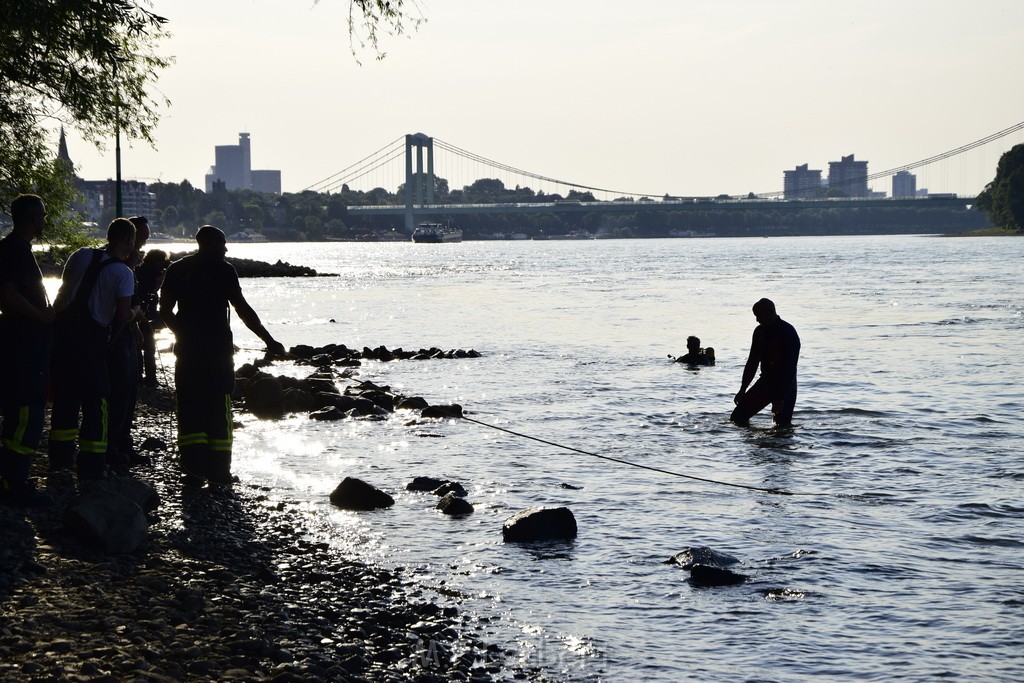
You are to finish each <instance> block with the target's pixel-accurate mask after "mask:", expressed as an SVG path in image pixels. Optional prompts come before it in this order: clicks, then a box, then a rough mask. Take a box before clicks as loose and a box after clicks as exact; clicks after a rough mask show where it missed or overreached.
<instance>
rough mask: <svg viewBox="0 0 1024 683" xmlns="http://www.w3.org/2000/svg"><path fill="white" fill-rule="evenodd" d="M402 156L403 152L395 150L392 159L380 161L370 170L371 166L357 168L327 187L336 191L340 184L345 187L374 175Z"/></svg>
mask: <svg viewBox="0 0 1024 683" xmlns="http://www.w3.org/2000/svg"><path fill="white" fill-rule="evenodd" d="M402 154H403V152H402V150H395V151H394V152H393V153H392V155H391V156H390V157H388V158H387V159H381V160H379V161H378V162H377V165H376V166H371V167H369V168H367V167H368V166H369V164H366V165H364V166H361V167H359V168H357V169H356V170H355V171H352V173H350V174H349V175H347V176H345V177H343V178H339V179H338V180H335V181H333V182H332V183H331V184H330V185H328V186H327V190H328V191H329V190H331V189H334V188H336V187H337V186H338V185H339V184H342V185H344V184H345V183H350V182H353V181H356V180H359V179H360V178H362V177H363V176H366V175H368V174H370V173H373V172H374V171H376V170H378V169H380V168H383V167H384V166H386V165H387V164H389V163H391V162H392V161H394V160H395V159H397V158H398V157H400V156H402ZM360 171H361V172H360Z"/></svg>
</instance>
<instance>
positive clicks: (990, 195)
mask: <svg viewBox="0 0 1024 683" xmlns="http://www.w3.org/2000/svg"><path fill="white" fill-rule="evenodd" d="M978 208H979V209H981V210H982V211H984V212H985V214H986V215H987V216H988V218H989V220H990V221H992V224H993V225H995V226H997V227H1000V228H1009V229H1012V230H1018V231H1019V230H1022V229H1024V144H1022V145H1015V146H1014V147H1013V148H1011V149H1010V150H1009V151H1008V152H1006V153H1005V154H1003V156H1002V157H1000V158H999V165H998V166H997V167H996V177H995V179H993V180H992V182H990V183H989V184H988V185H986V186H985V189H984V190H982V192H981V194H980V195H978Z"/></svg>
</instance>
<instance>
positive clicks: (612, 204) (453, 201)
mask: <svg viewBox="0 0 1024 683" xmlns="http://www.w3.org/2000/svg"><path fill="white" fill-rule="evenodd" d="M1022 131H1024V122H1021V123H1017V124H1015V125H1013V126H1010V127H1009V128H1005V129H1003V130H1001V131H998V132H996V133H993V134H991V135H988V136H985V137H983V138H980V139H978V140H975V141H973V142H970V143H967V144H965V145H961V146H959V147H956V148H954V149H950V150H947V151H945V152H941V153H939V154H935V155H932V156H930V157H927V158H924V159H920V160H918V161H914V162H911V163H908V164H904V165H901V166H898V167H895V168H890V169H887V170H884V171H880V172H876V173H872V174H870V175H867V176H866V179H862V180H863V181H866V182H874V181H879V180H884V179H887V178H891V177H893V176H895V175H896V174H897V173H901V172H910V171H918V173H921V172H922V170H923V171H925V172H926V173H928V174H929V175H928V176H927V177H928V178H929V181H930V179H931V174H930V170H931V169H933V168H934V169H937V172H936V174H935V175H936V178H937V179H938V180H941V181H942V182H941V183H940V188H939V190H938V191H936V190H935V189H932V191H931V194H930V195H928V197H927V199H929V201H930V205H931V206H937V205H938V204H939V203H942V204H944V205H947V206H950V207H959V208H963V207H966V206H969V205H970V204H971V203H973V201H974V199H975V197H976V195H977V193H978V192H979V191H980V190H981V189H982V187H980V186H976V187H973V188H971V189H969V190H968V191H967V192H966V193H964V192H963V191H961V194H958V193H957V192H950V191H944V190H945V188H943V187H941V185H947V186H948V185H949V183H950V181H949V175H950V172H949V165H950V163H951V162H954V163H958V166H959V169H960V174H961V176H964V175H966V169H967V168H969V167H973V166H975V165H978V166H980V165H982V164H981V163H980V162H978V163H975V162H972V161H969V157H970V156H971V155H975V156H977V157H978V158H979V159H986V160H991V161H986V163H984V166H985V167H986V168H985V169H984V170H980V171H979V173H978V174H977V175H978V177H985V180H984V182H988V180H991V177H992V176H993V175H994V172H995V163H994V161H995V160H997V159H998V157H999V155H1001V154H1002V152H1004V151H1006V149H1008V148H1009V146H1011V145H1010V142H1013V141H1014V140H1013V139H1012V137H1011V136H1016V137H1018V138H1022V140H1021V141H1024V133H1022ZM953 174H954V175H955V174H956V171H955V170H954V172H953ZM985 174H987V176H986V175H985ZM494 180H498V181H500V185H497V184H495V183H494V182H493V181H494ZM459 183H461V189H453V188H452V187H451V186H452V185H459ZM976 184H977V182H976ZM983 184H984V183H982V185H983ZM531 186H532V187H534V188H536V189H530V188H531ZM965 186H966V185H965V182H964V181H963V180H961V183H960V187H961V188H963V187H965ZM364 187H365V188H366V189H365V190H363V189H362V188H364ZM386 187H394V188H396V189H395V190H394V191H389V190H387V189H385V188H386ZM495 187H497V189H499V190H501V191H502V196H503V197H506V196H507V197H508V201H500V202H494V201H490V202H474V201H472V197H473V191H474V189H480V190H485V189H487V188H491V189H494V188H495ZM513 187H514V188H515V190H512V189H511V188H513ZM305 189H306V190H311V191H315V192H323V193H328V194H329V193H338V192H345V191H350V190H353V189H358V190H360V191H364V192H368V193H369V195H370V196H371V197H372V198H376V199H377V200H378V203H373V204H368V205H360V206H349V207H348V211H349V213H350V214H352V215H355V216H403V217H404V222H405V228H406V231H407V232H409V233H411V232H412V231H413V229H414V228H415V226H416V224H417V222H419V221H420V220H424V219H426V218H429V217H439V216H453V215H459V214H480V213H511V214H515V213H543V212H557V213H577V212H591V211H595V210H600V211H602V212H645V211H679V210H685V209H688V208H693V207H695V206H698V207H700V208H701V209H703V210H708V209H712V210H722V211H729V210H741V209H749V208H752V204H754V203H756V204H760V205H761V206H764V205H765V203H768V202H771V206H772V207H780V206H781V205H783V204H784V203H785V204H790V203H798V205H799V206H800V207H801V208H813V207H816V206H820V207H822V208H829V209H835V208H843V207H851V206H864V202H866V201H879V200H880V199H883V197H882V196H879V195H884V193H874V195H873V196H868V197H857V198H830V199H798V200H787V199H784V192H783V191H771V192H764V193H750V194H748V195H744V196H729V195H717V196H714V197H710V196H694V195H663V194H660V193H641V192H632V191H623V190H615V189H610V188H603V187H597V186H594V185H590V184H586V183H581V182H573V181H568V180H562V179H557V178H553V177H550V176H546V175H543V174H539V173H534V172H531V171H526V170H523V169H521V168H517V167H515V166H512V165H510V164H506V163H503V162H500V161H496V160H493V159H490V158H487V157H484V156H482V155H480V154H477V153H474V152H471V151H468V150H465V149H462V148H460V147H458V146H456V145H454V144H452V143H449V142H446V141H444V140H441V139H440V138H434V137H430V136H428V135H425V134H423V133H414V134H408V135H405V136H404V137H399V138H396V139H395V140H393V141H391V142H390V143H388V144H387V145H385V146H383V147H381V148H380V149H378V150H377V151H375V152H373V153H372V154H370V155H368V156H366V157H364V158H363V159H360V160H359V161H357V162H355V163H354V164H352V165H350V166H348V167H346V168H344V169H342V170H341V171H338V172H337V173H334V174H332V175H330V176H328V177H327V178H324V179H323V180H321V181H319V182H316V183H314V184H312V185H310V186H309V187H307V188H305ZM595 193H596V194H599V195H603V196H604V200H598V199H597V198H596V195H595ZM609 198H610V199H609ZM884 201H885V202H886V206H895V205H910V204H912V203H915V202H919V201H920V198H917V197H914V198H891V197H884Z"/></svg>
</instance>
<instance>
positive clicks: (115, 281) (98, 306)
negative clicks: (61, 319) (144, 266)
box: [57, 247, 135, 327]
mask: <svg viewBox="0 0 1024 683" xmlns="http://www.w3.org/2000/svg"><path fill="white" fill-rule="evenodd" d="M95 251H96V250H95V249H92V248H91V247H83V248H81V249H79V250H78V251H76V252H75V253H74V254H72V255H71V258H69V259H68V262H67V263H65V264H64V275H63V276H62V277H61V280H62V282H61V285H60V291H59V292H58V293H57V306H58V308H59V307H60V306H62V305H65V306H66V305H70V304H71V302H72V301H74V299H75V294H76V292H78V285H79V283H80V282H81V281H82V278H83V277H84V276H85V271H86V270H88V268H89V264H90V263H92V255H93V252H95ZM112 258H114V257H113V256H111V255H110V254H109V253H107V252H106V251H104V252H103V259H102V260H101V263H102V262H104V261H109V260H110V259H112ZM133 294H135V276H134V275H132V270H131V268H129V267H128V266H127V265H125V264H124V263H114V264H111V265H109V266H106V267H104V268H103V269H102V270H101V271H100V275H99V277H98V278H96V286H95V287H93V288H92V294H91V296H90V297H89V313H90V314H92V319H93V320H95V321H96V322H97V323H99V324H100V325H103V326H104V327H106V326H107V325H109V324H110V322H111V321H112V320H113V319H114V311H115V309H116V307H117V300H118V299H120V298H122V297H130V296H132V295H133Z"/></svg>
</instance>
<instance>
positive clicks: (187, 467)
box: [178, 444, 210, 486]
mask: <svg viewBox="0 0 1024 683" xmlns="http://www.w3.org/2000/svg"><path fill="white" fill-rule="evenodd" d="M178 451H179V452H180V453H181V473H182V474H183V475H184V480H183V483H184V485H185V486H202V485H203V484H204V483H205V481H206V477H207V465H208V464H209V460H210V447H209V446H207V445H205V444H204V445H187V446H182V445H180V444H179V445H178Z"/></svg>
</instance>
